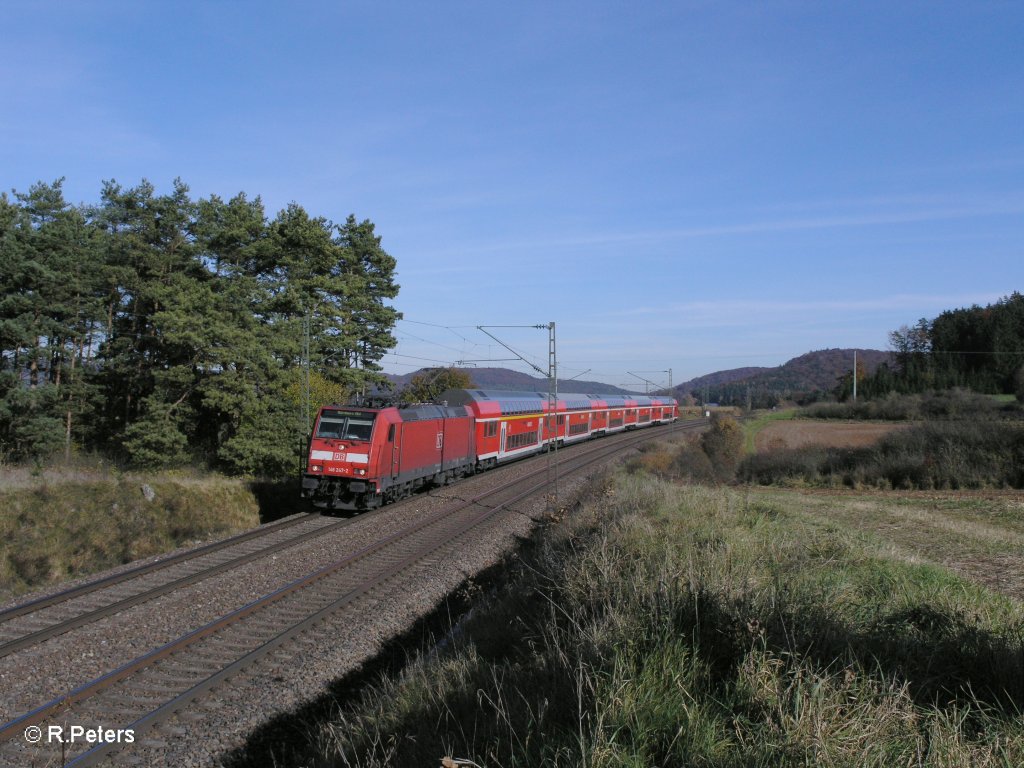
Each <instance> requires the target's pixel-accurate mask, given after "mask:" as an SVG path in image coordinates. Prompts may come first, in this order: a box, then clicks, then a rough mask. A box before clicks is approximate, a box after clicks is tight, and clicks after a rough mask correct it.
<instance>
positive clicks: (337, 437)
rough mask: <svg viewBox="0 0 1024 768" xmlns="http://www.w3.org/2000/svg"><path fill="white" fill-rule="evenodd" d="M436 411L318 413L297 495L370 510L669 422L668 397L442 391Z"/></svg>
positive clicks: (320, 503) (332, 409) (672, 411)
mask: <svg viewBox="0 0 1024 768" xmlns="http://www.w3.org/2000/svg"><path fill="white" fill-rule="evenodd" d="M438 400H439V401H440V403H441V405H417V406H410V407H401V408H400V407H394V406H388V407H383V408H357V407H350V406H340V405H333V406H327V407H324V408H322V409H321V410H320V413H319V415H318V416H317V420H316V425H315V427H314V430H313V436H312V438H311V441H310V447H309V456H308V461H307V466H306V471H305V474H304V475H303V479H302V495H303V496H304V497H306V498H309V499H312V502H313V504H314V505H315V506H317V507H320V508H323V509H345V510H356V509H372V508H374V507H377V506H379V505H380V504H382V503H385V502H390V501H395V500H397V499H400V498H402V497H404V496H407V495H409V494H410V493H412V492H413V491H415V490H417V489H418V488H421V487H424V486H429V485H441V484H445V483H448V482H450V481H452V480H454V479H456V478H458V477H462V476H465V475H468V474H472V473H473V472H476V471H479V470H483V469H489V468H490V467H493V466H495V465H497V464H500V463H503V462H507V461H513V460H515V459H520V458H523V457H525V456H530V455H533V454H535V453H539V452H541V451H544V450H547V449H548V448H549V447H550V446H551V444H552V443H557V444H558V445H563V444H567V443H573V442H577V441H582V440H586V439H588V438H591V437H598V436H600V435H604V434H609V433H613V432H619V431H622V430H625V429H636V428H639V427H647V426H652V425H654V424H660V423H665V422H669V421H675V419H676V418H677V417H678V406H677V404H676V401H675V400H674V399H672V398H654V397H647V396H645V395H631V396H619V395H600V396H598V395H586V394H560V395H559V396H558V402H557V405H556V406H555V408H554V409H552V408H551V406H550V402H549V398H548V395H547V393H544V392H508V391H500V390H483V389H450V390H448V391H447V392H444V393H443V394H442V395H441V396H440V397H439V398H438Z"/></svg>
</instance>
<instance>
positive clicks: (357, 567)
mask: <svg viewBox="0 0 1024 768" xmlns="http://www.w3.org/2000/svg"><path fill="white" fill-rule="evenodd" d="M700 424H701V422H698V423H696V424H686V423H683V424H680V425H678V426H677V429H693V428H695V427H699V426H700ZM664 434H665V431H663V430H641V431H639V432H630V433H626V434H623V435H616V436H613V437H611V438H607V439H605V440H598V441H592V442H588V443H584V444H581V445H579V446H574V447H573V448H572V449H571V450H568V451H565V452H564V453H560V465H561V466H560V472H561V473H563V474H565V475H568V474H570V473H572V472H576V471H578V470H580V469H583V468H585V467H587V466H589V465H592V464H594V463H596V462H601V461H604V460H606V459H608V458H610V457H613V456H617V455H620V454H621V453H622V452H623V451H624V450H626V449H628V448H629V447H632V446H633V445H635V444H637V443H640V442H643V441H644V440H647V439H651V438H656V437H661V436H663V435H664ZM532 462H533V464H534V465H535V466H534V467H530V468H529V470H528V471H527V472H526V473H525V474H524V475H523V476H521V477H517V478H515V479H513V480H512V481H511V482H506V483H504V484H502V485H499V486H498V487H496V488H493V489H491V490H488V491H485V492H483V493H479V494H477V495H475V496H471V497H469V498H464V499H460V500H457V501H456V502H455V503H454V505H443V508H442V509H441V510H440V511H438V512H436V513H433V514H430V515H427V516H425V517H423V518H420V519H417V520H415V521H414V522H412V523H410V524H407V525H405V526H404V527H402V528H400V529H399V530H397V531H395V532H393V533H391V534H390V535H388V536H385V537H383V538H381V539H379V540H377V541H375V542H373V543H371V544H369V545H368V546H364V547H362V548H360V549H358V550H356V551H354V552H350V553H347V554H345V555H344V556H342V557H340V558H339V559H337V560H335V561H334V562H332V563H330V564H328V565H326V566H324V567H321V568H318V569H316V570H315V571H313V572H311V573H309V574H307V575H305V576H303V577H301V578H299V579H295V580H294V581H292V582H290V583H288V584H286V585H285V586H283V587H281V588H280V589H277V590H275V591H273V592H270V593H268V594H266V595H264V596H262V597H260V598H259V599H257V600H254V601H252V602H250V603H248V604H247V605H244V606H242V607H241V608H238V609H237V610H234V611H232V612H230V613H228V614H225V615H223V616H221V617H220V618H218V619H216V620H214V621H211V622H209V623H207V624H205V625H204V626H201V627H199V628H197V629H195V630H193V631H191V632H189V633H187V634H184V635H182V636H180V637H178V638H176V639H175V640H172V641H171V642H169V643H166V644H165V645H163V646H161V647H159V648H156V649H154V650H152V651H150V652H148V653H145V654H142V655H140V656H138V657H137V658H135V659H133V660H131V661H129V662H128V663H126V664H123V665H121V666H120V667H118V668H117V669H114V670H112V671H110V672H108V673H106V674H104V675H102V676H100V677H98V678H96V679H94V680H92V681H90V682H87V683H85V684H83V685H80V686H78V687H77V688H75V689H74V690H72V691H70V692H68V693H66V694H64V695H61V696H58V697H56V698H54V699H52V700H50V701H48V702H45V703H43V704H42V705H40V706H38V707H36V708H35V709H33V710H32V711H31V712H28V713H26V714H24V715H22V716H20V717H18V718H15V719H14V720H11V721H10V722H8V723H6V724H5V725H3V726H2V727H0V762H4V760H8V761H10V764H12V765H16V764H25V765H28V764H31V763H30V762H28V761H27V760H26V758H30V759H32V760H33V761H35V760H43V759H48V760H51V761H53V762H49V763H48V762H38V763H36V764H39V765H47V764H56V765H61V764H67V765H74V766H87V765H96V764H99V763H101V762H103V761H104V760H106V759H107V758H108V757H109V756H110V755H111V754H112V753H115V752H117V751H118V750H120V749H123V748H124V747H125V746H130V745H129V744H125V743H124V742H121V743H118V742H116V741H115V742H114V743H103V744H98V745H90V744H86V745H84V746H85V747H86V749H83V745H81V744H79V745H72V747H71V748H70V749H69V747H68V745H66V744H64V745H61V748H60V751H59V753H58V752H57V751H56V747H54V746H53V745H49V747H48V749H49V752H47V750H45V749H44V748H43V747H42V746H39V747H35V748H33V747H31V746H30V745H28V744H26V742H25V739H24V738H23V735H24V734H26V733H28V732H31V729H33V728H42V729H43V730H44V731H45V730H46V729H47V728H49V727H50V726H52V725H55V724H61V723H72V722H73V723H82V724H90V723H99V724H103V725H104V726H105V727H107V728H110V729H111V731H112V732H115V731H117V730H118V729H120V730H121V731H122V732H129V731H130V732H131V733H132V735H133V739H135V740H139V739H141V738H142V737H143V735H144V734H145V733H146V732H148V731H150V730H151V729H153V728H154V727H155V726H157V725H159V724H160V723H163V722H165V721H167V720H168V719H169V718H171V717H173V716H174V715H175V713H178V712H181V711H183V710H185V709H186V708H187V707H188V706H189V705H190V704H191V703H192V702H194V701H195V700H196V699H199V698H200V697H203V696H205V695H206V694H208V693H209V691H210V690H211V689H214V688H216V687H218V686H222V685H224V684H225V682H226V681H228V680H229V679H230V678H231V677H232V676H234V675H237V674H239V673H240V672H242V671H243V670H246V669H248V668H250V667H252V666H253V665H256V664H258V663H259V662H260V661H261V660H264V659H266V658H267V657H268V656H274V655H279V654H281V653H287V648H288V645H289V643H290V642H292V641H294V640H295V639H296V638H298V637H299V636H301V635H302V634H303V633H305V632H308V631H310V630H311V629H312V628H314V627H315V626H316V625H318V624H320V623H321V622H324V621H326V620H328V619H331V620H335V621H336V620H338V617H339V616H344V615H345V612H346V611H349V610H351V609H352V608H353V606H355V605H356V604H357V603H358V601H360V599H362V598H364V597H366V596H368V595H370V594H372V593H380V592H381V591H382V590H387V589H389V588H391V589H398V585H400V584H401V583H404V581H405V580H408V579H410V578H412V576H411V574H413V573H414V572H415V571H416V570H417V569H422V568H429V567H431V563H436V562H438V561H444V559H445V558H448V557H451V556H453V555H454V554H456V553H457V551H458V548H459V547H460V546H461V542H462V541H463V540H464V539H465V538H466V537H468V536H470V535H471V534H472V532H473V531H475V530H476V529H477V528H478V527H480V526H482V525H485V524H486V523H487V522H488V521H489V520H492V519H494V518H495V517H496V516H497V515H499V514H501V513H502V512H503V511H505V510H508V509H510V508H512V507H513V505H515V504H517V503H518V502H520V501H522V500H524V499H527V498H529V497H532V496H536V495H537V494H538V493H541V492H543V491H544V490H546V488H547V482H548V479H549V475H548V467H547V463H546V461H545V460H544V458H543V457H537V458H534V459H532ZM523 464H524V465H527V464H529V462H523ZM395 506H398V505H395ZM365 517H366V516H364V518H355V519H356V520H358V519H365ZM349 522H351V521H349V520H345V521H341V522H334V523H327V524H325V526H324V528H330V527H333V526H335V525H343V524H347V523H349ZM319 530H322V529H318V530H317V531H307V532H305V533H304V534H303V535H307V536H311V535H313V534H314V533H317V532H319ZM225 562H230V561H225ZM171 583H173V582H167V584H171ZM170 589H173V587H171V588H170ZM140 594H144V593H140ZM150 599H152V598H150ZM0 617H2V615H0ZM0 648H2V647H0ZM13 652H15V651H11V653H13ZM115 723H116V724H120V725H113V724H115ZM27 729H28V730H27ZM134 743H136V742H135V741H133V742H132V744H134ZM143 746H144V745H143ZM132 752H135V750H132Z"/></svg>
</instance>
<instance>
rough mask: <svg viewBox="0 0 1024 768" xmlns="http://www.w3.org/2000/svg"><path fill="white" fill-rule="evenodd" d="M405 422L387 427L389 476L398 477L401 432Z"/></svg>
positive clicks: (399, 470)
mask: <svg viewBox="0 0 1024 768" xmlns="http://www.w3.org/2000/svg"><path fill="white" fill-rule="evenodd" d="M404 429H405V424H392V425H391V426H390V427H388V438H389V442H390V443H391V477H398V473H399V472H401V471H402V433H403V432H404Z"/></svg>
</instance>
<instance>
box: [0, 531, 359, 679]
mask: <svg viewBox="0 0 1024 768" xmlns="http://www.w3.org/2000/svg"><path fill="white" fill-rule="evenodd" d="M356 519H357V518H349V519H346V520H339V521H337V522H335V523H330V524H328V525H325V526H323V527H321V528H315V529H314V530H312V531H306V532H305V533H303V534H300V535H298V536H296V537H294V538H291V539H285V540H284V541H279V542H277V543H276V544H271V545H270V546H269V547H263V548H262V549H257V550H255V551H253V552H248V553H246V554H244V555H239V556H238V557H235V558H232V559H231V560H225V561H224V562H223V563H219V564H217V565H213V566H211V567H209V568H204V569H202V570H199V571H196V572H195V573H191V574H188V575H186V576H181V577H179V578H177V579H174V580H172V581H168V582H165V583H164V584H160V585H159V586H156V587H152V588H151V589H147V590H145V591H143V592H139V593H138V594H135V595H131V596H129V597H125V598H122V599H121V600H116V601H115V602H113V603H108V604H107V605H104V606H100V607H99V608H95V609H93V610H91V611H86V612H84V613H80V614H78V615H77V616H73V617H72V618H70V619H66V620H65V621H60V622H57V623H55V624H51V625H50V626H48V627H43V628H42V629H38V630H36V631H34V632H30V633H28V634H26V635H22V636H21V637H18V638H16V639H14V640H9V641H7V642H5V643H0V659H2V658H4V657H5V656H10V655H11V654H12V653H17V652H18V651H21V650H24V649H25V648H31V647H32V646H33V645H38V644H39V643H42V642H45V641H46V640H49V639H50V638H52V637H57V636H58V635H63V634H65V633H67V632H70V631H72V630H74V629H78V628H79V627H84V626H86V625H87V624H92V623H93V622H96V621H99V620H100V619H104V618H106V617H107V616H113V615H114V614H116V613H121V612H122V611H126V610H128V609H129V608H132V607H134V606H136V605H140V604H141V603H147V602H149V601H150V600H155V599H156V598H158V597H161V596H162V595H166V594H168V593H170V592H174V591H176V590H178V589H182V588H184V587H187V586H189V585H191V584H195V583H197V582H200V581H204V580H206V579H209V578H212V577H214V576H216V575H218V574H221V573H224V572H225V571H230V570H232V569H234V568H240V567H241V566H243V565H245V564H246V563H251V562H252V561H253V560H259V559H260V558H263V557H266V556H267V555H272V554H274V553H275V552H280V551H281V550H283V549H288V548H290V547H294V546H296V545H298V544H301V543H302V542H304V541H308V540H309V539H314V538H317V537H319V536H323V535H326V534H328V533H330V532H331V531H335V530H337V529H338V528H344V527H345V526H347V525H350V524H351V523H353V522H355V520H356ZM279 530H281V529H277V531H274V533H277V532H278V531H279Z"/></svg>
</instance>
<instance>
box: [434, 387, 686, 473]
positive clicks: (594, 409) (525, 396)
mask: <svg viewBox="0 0 1024 768" xmlns="http://www.w3.org/2000/svg"><path fill="white" fill-rule="evenodd" d="M439 400H440V401H441V402H444V403H446V404H447V405H460V406H464V407H465V408H466V409H467V410H468V411H469V412H470V413H471V414H472V415H473V418H474V421H475V432H476V445H477V452H478V453H477V462H478V468H481V469H486V468H488V467H492V466H494V465H495V464H499V463H502V462H505V461H511V460H513V459H518V458H521V457H523V456H529V455H531V454H534V453H538V452H540V451H542V450H545V449H546V448H547V447H548V446H549V445H550V444H551V443H552V442H554V441H557V442H558V444H559V445H562V444H565V443H571V442H576V441H579V440H586V439H587V438H589V437H595V436H598V435H602V434H606V433H609V432H618V431H621V430H623V429H634V428H636V427H638V426H651V425H652V424H662V423H666V422H669V421H675V419H676V418H677V416H678V406H677V404H676V401H675V399H674V398H657V397H648V396H646V395H632V396H620V395H588V394H576V393H571V394H570V393H566V394H559V396H558V403H557V406H556V408H555V411H554V413H553V414H552V413H551V408H550V403H549V396H548V394H547V393H545V392H512V391H500V390H485V389H450V390H448V391H446V392H444V393H443V394H442V395H441V396H440V397H439ZM655 411H657V418H655V417H654V413H655Z"/></svg>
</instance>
